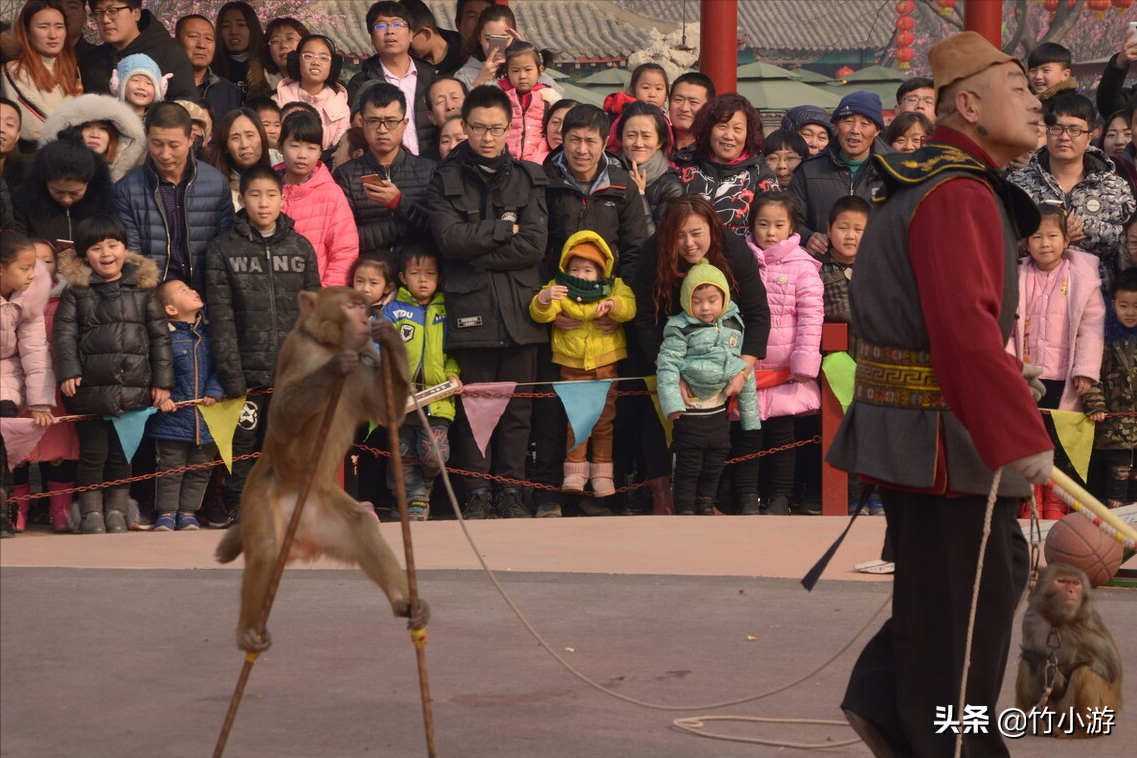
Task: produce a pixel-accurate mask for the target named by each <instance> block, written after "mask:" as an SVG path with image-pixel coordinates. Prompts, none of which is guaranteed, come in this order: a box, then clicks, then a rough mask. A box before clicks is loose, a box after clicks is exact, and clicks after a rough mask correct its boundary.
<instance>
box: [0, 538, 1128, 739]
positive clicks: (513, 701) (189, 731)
mask: <svg viewBox="0 0 1137 758" xmlns="http://www.w3.org/2000/svg"><path fill="white" fill-rule="evenodd" d="M843 524H844V520H843V519H829V518H804V517H796V518H792V517H785V518H776V517H760V518H758V517H756V518H749V519H743V518H737V517H735V518H732V517H724V518H713V519H709V518H697V519H696V518H691V519H674V518H671V519H668V518H651V517H635V518H607V519H564V520H561V521H544V520H543V521H528V522H517V521H514V522H483V523H478V524H473V525H471V529H472V531H473V533H474V534H475V537H476V539H478V542H479V547H480V549H481V552H482V553H483V554H484V555H485V556H486V557H487V560H488V561H489V562H490V564H491V566H492V567H493V568H495V569H497V570H499V571H500V572H501V573H500V576H501V578H502V581H503V583H504V585H505V588H506V590H507V592H508V593H509V594H510V595H511V596H512V597H513V599H514V600H515V601H516V602H517V604H518V605H519V606H520V607H521V608H522V610H523V611H524V612H525V613H526V614H527V615H528V616H529V618H530V620H531V621H532V623H533V624H534V625H535V626H536V627H537V628H538V629H539V630H540V631H541V632H542V633H543V634H544V635H545V636H546V637H547V639H548V641H549V643H550V645H551V646H552V647H553V648H554V649H555V650H558V651H561V652H562V654H563V655H564V656H565V657H566V659H567V660H568V661H569V662H570V663H571V664H572V665H574V666H577V667H579V669H580V670H581V671H582V672H584V673H585V674H586V675H588V676H590V677H593V678H595V679H596V680H598V681H599V682H601V683H602V684H604V685H605V686H607V687H610V688H612V689H614V690H615V691H617V692H620V693H622V694H625V695H628V696H632V697H636V698H640V699H643V700H647V701H651V702H660V703H667V704H672V705H700V704H705V703H710V702H718V701H723V700H730V699H735V698H739V697H744V696H746V695H750V694H756V693H759V692H763V691H767V690H769V689H772V688H774V687H776V686H779V685H781V684H784V683H788V682H790V681H793V680H794V679H797V678H798V677H800V676H802V675H804V674H805V673H806V672H808V671H809V670H810V669H811V668H814V667H816V666H817V665H818V664H819V663H821V662H822V661H823V660H824V659H825V658H826V657H828V656H829V655H831V654H832V652H833V651H836V650H837V649H838V648H839V647H840V646H841V645H843V644H844V643H845V642H846V641H847V640H848V639H849V638H850V637H851V636H852V635H853V634H854V633H855V632H856V631H857V629H859V628H860V627H861V625H862V624H863V623H864V622H865V621H866V620H867V619H869V617H870V616H872V614H873V612H874V611H875V610H876V609H877V608H878V607H879V606H880V604H881V603H883V602H884V601H885V600H886V598H887V596H888V591H889V586H890V585H889V582H888V580H887V578H880V577H867V576H864V575H858V574H854V573H852V572H851V571H850V568H851V565H852V563H854V562H857V561H861V560H868V559H870V558H873V557H875V552H876V551H877V549H878V546H879V542H880V537H881V533H882V532H883V519H880V520H876V519H861V520H858V523H857V526H856V527H855V528H854V531H853V533H852V535H851V536H850V538H849V540H848V541H847V542H846V545H845V546H843V547H842V549H841V551H840V552H839V553H838V554H837V556H836V558H835V559H834V562H833V564H832V566H831V568H830V570H829V572H827V574H826V577H825V579H823V581H822V583H821V585H820V586H819V587H818V589H817V590H815V591H814V592H813V593H812V594H808V593H806V592H804V590H802V589H801V587H800V585H799V584H798V583H797V581H796V579H797V578H798V577H800V576H801V574H802V573H804V571H805V569H806V568H807V567H808V565H809V564H810V563H812V561H813V560H814V559H815V557H816V556H818V555H820V553H821V552H822V550H823V549H824V547H825V546H826V545H827V544H828V542H829V541H830V540H831V539H832V538H833V536H835V534H836V533H837V532H839V531H840V529H841V528H842V527H843ZM392 527H393V525H384V531H385V534H386V535H387V536H388V539H390V540H392V541H394V540H397V539H398V536H397V534H398V533H397V529H396V528H392ZM414 535H415V552H416V556H417V559H418V563H419V566H420V568H421V569H423V571H422V573H421V575H420V582H421V586H422V592H423V596H424V597H426V598H427V599H429V601H430V602H431V605H432V608H433V609H434V615H435V618H434V620H433V622H432V623H431V626H430V643H429V645H428V647H427V659H428V667H429V671H430V675H431V687H432V692H433V696H434V701H435V704H434V717H435V725H436V734H437V744H438V754H439V756H441V757H443V758H450V757H452V756H493V757H495V758H498V757H500V758H512V757H514V756H517V757H518V758H521V757H524V758H533V757H534V756H541V757H545V756H547V757H548V758H561V757H564V758H570V757H572V758H578V757H583V756H597V755H618V756H621V758H623V757H627V758H640V757H641V756H642V757H643V758H669V757H671V756H675V757H676V758H678V757H680V756H681V757H683V758H702V756H708V757H709V756H727V757H729V756H768V755H774V754H775V753H779V754H784V755H803V756H804V755H807V753H805V752H803V751H787V750H779V749H777V748H773V747H764V746H759V745H747V744H739V743H731V742H723V741H717V740H707V739H700V738H698V737H694V736H690V735H687V734H684V733H682V732H680V731H678V730H676V729H675V728H674V727H673V726H671V722H672V719H674V718H677V717H683V716H691V715H699V714H702V713H712V712H711V711H705V710H704V709H702V708H693V709H691V710H686V711H681V712H664V711H657V710H649V709H645V708H641V707H637V706H633V705H630V704H626V703H622V702H619V701H617V700H614V699H611V698H610V697H608V696H606V695H603V694H601V693H598V692H596V691H594V690H592V689H590V688H588V687H586V686H585V685H584V684H582V683H580V682H579V681H577V680H576V679H574V678H573V677H571V676H570V675H569V674H568V673H567V672H565V671H564V670H563V669H562V668H560V666H559V665H558V664H557V663H556V662H555V661H554V660H552V658H551V657H550V656H549V655H548V654H547V653H546V652H545V651H544V650H542V649H541V648H540V647H539V646H538V645H537V644H536V643H535V642H534V640H533V639H532V637H530V636H529V635H528V633H527V632H526V631H525V629H524V628H523V627H522V626H521V624H520V623H519V622H518V620H517V618H516V617H515V616H514V615H513V614H512V612H511V611H510V610H509V609H508V608H507V606H506V605H505V604H504V602H503V601H502V600H501V598H500V596H499V595H498V594H497V592H496V590H494V588H493V587H492V585H491V584H490V582H489V581H488V579H487V578H486V576H485V575H484V574H483V573H481V572H480V570H472V569H474V568H476V561H475V560H474V559H473V554H472V551H471V549H470V547H469V545H468V544H467V543H466V542H465V541H464V539H463V538H462V536H461V532H460V530H459V525H458V524H456V523H453V522H432V523H427V524H419V525H415V528H414ZM217 540H218V534H217V533H216V532H199V533H196V534H194V533H182V534H139V533H132V534H125V535H110V536H89V537H82V536H60V537H57V536H54V535H48V534H27V535H24V536H21V537H19V538H17V539H12V540H5V541H4V542H3V543H0V566H2V569H0V648H2V650H3V654H2V655H0V691H2V694H0V712H2V716H0V755H2V756H5V757H6V756H12V757H13V758H15V757H17V756H20V757H22V756H35V757H36V758H40V757H43V756H61V757H70V756H82V757H83V758H102V757H103V756H108V757H110V756H114V757H115V758H121V757H122V756H135V755H137V756H143V755H147V756H164V757H165V756H169V757H171V758H174V757H177V756H195V757H196V756H208V755H210V754H211V752H212V749H213V744H214V741H215V740H216V737H217V732H218V730H219V728H220V726H221V721H222V718H223V716H224V713H225V709H226V707H227V705H228V701H229V697H230V695H231V693H232V691H233V686H234V684H235V682H236V678H237V674H238V673H239V671H240V667H241V662H242V656H241V655H240V653H239V652H238V651H237V649H236V648H235V646H234V644H233V639H232V632H231V630H232V627H233V624H234V620H235V617H236V605H237V586H238V582H239V573H238V572H237V571H236V570H234V569H232V568H228V567H226V568H218V567H217V564H215V563H213V562H212V557H211V552H212V549H213V547H214V546H215V545H216V542H217ZM1131 563H1132V562H1131ZM1098 603H1099V608H1100V610H1101V612H1102V615H1103V616H1104V617H1105V619H1106V622H1107V623H1108V624H1109V625H1110V627H1111V628H1112V629H1113V631H1114V634H1115V636H1116V637H1117V638H1118V642H1119V644H1120V646H1121V648H1122V654H1123V656H1124V658H1125V661H1126V663H1127V664H1128V666H1127V667H1128V669H1129V671H1130V673H1131V676H1130V678H1129V681H1128V682H1127V685H1126V690H1125V695H1126V698H1127V700H1128V701H1129V702H1130V703H1137V684H1135V683H1137V674H1134V673H1133V672H1137V634H1135V633H1134V631H1135V630H1137V592H1134V591H1132V590H1118V589H1109V590H1104V591H1101V592H1100V593H1099V600H1098ZM874 626H875V625H874ZM269 627H270V630H271V631H272V632H273V635H274V639H275V644H274V646H273V648H272V649H271V650H270V651H269V652H268V653H266V654H265V655H264V656H262V657H261V658H260V660H259V661H258V662H257V664H256V666H255V668H254V670H253V674H252V677H251V679H250V682H249V687H248V690H247V692H246V696H245V700H244V703H243V705H242V707H241V711H240V712H239V714H238V716H237V721H236V724H235V726H234V729H233V733H232V736H231V738H230V740H229V746H228V749H227V750H226V753H225V755H227V756H234V757H236V756H305V757H312V756H321V757H323V756H334V757H339V756H345V757H347V756H370V755H383V756H425V755H426V750H425V747H424V738H423V730H422V718H421V712H420V708H419V705H418V702H419V701H418V684H417V678H416V672H415V662H414V652H413V649H412V647H411V645H410V642H409V640H408V637H407V634H406V631H405V630H404V629H403V628H402V626H401V625H400V623H399V622H398V621H397V620H395V619H393V618H392V617H391V616H390V615H389V610H388V609H387V607H386V606H385V603H382V602H380V595H379V593H378V591H377V590H376V589H375V588H374V587H373V586H372V585H370V584H369V583H368V582H367V581H366V579H364V578H363V577H362V575H361V574H359V573H358V572H357V571H353V570H342V569H336V568H330V567H328V565H325V564H320V565H318V566H316V567H315V568H311V569H302V570H291V569H290V570H289V571H288V572H286V574H285V578H284V582H283V584H282V586H281V590H280V593H279V595H278V598H277V603H276V606H275V609H274V611H273V616H272V620H271V622H270V625H269ZM751 638H753V639H751ZM568 648H571V649H572V652H568V651H567V649H568ZM859 648H860V643H857V644H855V645H854V647H853V649H852V650H850V651H849V652H848V653H846V654H845V655H843V656H842V657H840V658H838V660H837V661H836V662H835V663H834V664H833V665H832V666H831V667H830V668H829V669H827V670H825V671H824V672H822V673H821V674H819V675H818V676H817V677H816V678H814V679H812V680H810V681H809V682H806V683H805V684H802V685H800V686H798V687H796V688H794V689H792V690H790V691H788V692H785V693H783V694H780V695H777V696H776V697H773V698H769V699H766V700H762V701H759V702H754V703H749V704H746V705H740V706H735V707H731V708H727V709H724V710H722V711H714V712H713V713H722V714H735V715H743V716H771V717H791V718H821V719H835V718H839V712H838V710H837V707H836V705H837V703H838V702H839V700H840V696H841V693H842V691H843V686H844V681H845V679H846V677H847V675H848V670H849V668H850V666H851V665H852V661H853V659H854V656H855V652H856V651H857V650H859ZM1008 684H1009V682H1008ZM1010 701H1011V696H1010V688H1009V686H1008V687H1005V688H1004V697H1003V700H1002V703H1003V704H1004V705H1009V704H1010ZM709 728H712V729H713V730H714V731H719V732H726V733H733V734H740V735H746V736H754V737H768V738H772V739H782V740H791V741H802V742H826V741H828V742H835V741H843V740H846V739H850V738H852V736H853V735H852V733H851V731H850V730H848V729H847V728H842V727H828V726H809V727H790V726H786V725H777V724H771V725H760V724H713V723H712V724H709ZM1135 735H1137V716H1134V715H1133V713H1131V712H1124V713H1122V714H1121V715H1120V716H1119V718H1118V724H1117V727H1116V728H1115V730H1114V734H1113V736H1111V737H1107V738H1102V739H1097V740H1088V741H1080V742H1065V741H1063V742H1058V741H1055V740H1050V739H1042V738H1028V739H1024V740H1019V741H1016V742H1015V743H1013V745H1012V755H1014V756H1016V758H1019V757H1023V758H1044V757H1045V758H1067V757H1069V758H1081V757H1083V756H1086V757H1088V756H1093V758H1112V757H1113V756H1118V757H1120V756H1132V755H1133V747H1132V746H1133V744H1134V742H1135V739H1134V736H1135ZM826 754H827V755H831V756H840V757H842V758H846V757H848V758H853V757H858V758H861V757H864V756H868V755H869V753H868V750H867V749H866V748H865V747H864V746H863V745H860V744H858V745H855V746H850V747H844V748H836V749H832V750H828V751H826Z"/></svg>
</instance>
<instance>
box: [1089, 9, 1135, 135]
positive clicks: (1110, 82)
mask: <svg viewBox="0 0 1137 758" xmlns="http://www.w3.org/2000/svg"><path fill="white" fill-rule="evenodd" d="M1125 34H1126V37H1125V40H1124V41H1123V42H1122V43H1121V50H1119V51H1118V52H1117V53H1116V54H1114V56H1113V57H1112V58H1110V59H1109V63H1107V64H1106V66H1105V70H1104V71H1102V72H1101V81H1100V82H1098V89H1097V108H1098V115H1100V116H1101V117H1102V118H1109V117H1110V116H1111V115H1113V114H1114V113H1117V112H1118V111H1124V110H1125V109H1126V106H1128V105H1129V103H1130V100H1131V98H1133V97H1134V96H1137V87H1126V86H1125V78H1126V77H1127V76H1129V69H1130V68H1131V67H1132V65H1133V61H1137V34H1132V33H1130V31H1129V28H1128V27H1126V29H1125Z"/></svg>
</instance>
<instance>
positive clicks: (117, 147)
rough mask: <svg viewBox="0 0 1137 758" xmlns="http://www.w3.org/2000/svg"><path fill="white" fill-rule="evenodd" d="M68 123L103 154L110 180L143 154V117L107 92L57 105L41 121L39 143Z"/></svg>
mask: <svg viewBox="0 0 1137 758" xmlns="http://www.w3.org/2000/svg"><path fill="white" fill-rule="evenodd" d="M68 127H75V128H76V129H78V130H79V133H80V134H82V135H83V141H84V143H85V144H86V145H87V147H89V148H91V149H92V150H94V151H95V152H96V153H98V154H100V155H102V156H103V157H104V158H106V161H107V163H108V164H110V169H111V180H112V181H115V182H117V181H118V180H119V179H121V178H122V177H124V176H126V174H127V173H128V172H129V171H130V170H131V169H133V168H134V167H135V166H137V165H138V164H140V163H141V162H142V158H143V156H144V155H145V154H146V133H145V131H144V130H143V128H142V119H140V118H138V115H137V114H136V113H135V112H134V109H133V108H131V107H130V106H129V105H127V104H126V103H124V102H122V101H121V100H116V99H115V98H113V97H111V96H110V95H80V96H79V97H77V98H75V99H74V100H69V101H67V102H66V103H64V104H63V105H61V106H59V107H58V108H56V109H55V111H54V112H53V113H52V114H51V115H50V116H48V118H47V121H45V122H44V124H43V134H42V135H41V136H40V140H39V145H40V147H43V146H44V145H47V144H50V143H52V142H54V141H56V140H57V139H59V133H60V132H61V131H63V130H64V129H67V128H68Z"/></svg>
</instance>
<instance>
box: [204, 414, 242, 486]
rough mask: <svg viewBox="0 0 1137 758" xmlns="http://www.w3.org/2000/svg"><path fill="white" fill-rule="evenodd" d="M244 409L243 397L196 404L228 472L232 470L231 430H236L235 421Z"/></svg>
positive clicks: (238, 419) (239, 418)
mask: <svg viewBox="0 0 1137 758" xmlns="http://www.w3.org/2000/svg"><path fill="white" fill-rule="evenodd" d="M244 409H245V398H244V397H235V398H233V399H232V400H222V401H220V402H217V403H214V404H213V405H198V406H197V411H198V413H200V414H201V417H202V418H203V419H205V425H206V426H207V427H209V433H210V434H212V435H213V441H214V442H216V443H217V452H218V453H220V454H221V460H223V461H225V468H227V469H229V471H230V473H231V472H232V471H233V432H235V431H237V422H239V421H240V420H241V411H243V410H244Z"/></svg>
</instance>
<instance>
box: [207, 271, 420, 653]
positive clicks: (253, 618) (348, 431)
mask: <svg viewBox="0 0 1137 758" xmlns="http://www.w3.org/2000/svg"><path fill="white" fill-rule="evenodd" d="M367 307H368V302H367V299H366V298H365V297H364V296H363V295H362V294H360V293H358V292H355V291H354V290H351V289H349V288H347V287H326V288H324V289H322V290H319V291H318V292H301V293H300V319H299V321H297V324H296V328H294V329H293V330H292V331H291V332H290V333H289V335H288V337H287V338H286V339H285V341H284V344H283V345H282V346H281V349H280V358H279V361H278V363H277V369H276V388H275V390H274V392H273V401H272V404H271V405H270V407H269V417H268V428H267V431H266V434H265V441H264V449H263V451H262V453H261V456H260V458H259V459H258V460H257V463H256V465H255V466H254V467H253V470H252V472H251V473H250V474H249V478H248V481H247V482H246V483H245V489H244V491H243V493H242V494H241V524H240V527H239V529H238V528H233V529H230V530H229V531H228V532H226V534H225V537H224V538H223V539H222V540H221V543H220V544H219V545H218V547H217V559H218V560H219V561H220V562H222V563H228V562H230V561H232V560H234V559H235V558H236V557H237V556H238V555H240V554H241V553H242V552H244V554H245V572H244V575H243V578H242V586H241V614H240V620H239V622H238V626H237V646H238V647H240V648H241V649H242V650H245V651H247V652H251V653H260V652H263V651H265V650H267V649H268V648H269V646H270V645H271V644H272V640H271V637H270V636H269V634H268V632H267V631H265V630H262V629H258V626H259V623H258V619H259V616H260V612H261V608H262V605H263V603H264V600H265V595H266V591H267V588H268V585H269V581H270V577H271V575H272V571H273V566H274V564H275V562H276V560H277V556H278V555H279V553H280V547H281V542H282V540H283V536H284V533H285V529H286V527H287V524H288V521H289V519H290V518H291V515H292V510H293V508H294V507H295V506H296V502H297V498H298V496H299V494H300V491H301V489H302V487H303V483H304V480H305V478H306V477H307V476H308V475H309V473H308V472H309V470H310V469H311V468H312V467H313V466H314V467H315V472H314V477H313V479H312V484H311V489H310V490H309V494H308V497H307V501H306V505H305V508H304V511H303V513H302V514H301V520H300V525H299V528H298V529H297V531H296V537H295V540H294V542H293V543H292V545H291V548H290V551H289V556H288V559H289V560H290V561H291V560H295V559H311V558H315V557H317V556H320V555H325V556H328V557H331V558H335V559H338V560H342V561H346V562H348V563H355V564H357V565H359V567H360V568H361V569H363V572H364V573H365V574H366V575H367V576H368V577H369V578H370V579H371V580H372V581H374V582H375V583H376V584H378V585H379V587H380V588H381V589H382V590H383V592H384V593H385V594H386V595H387V599H388V600H389V601H390V603H391V608H392V610H393V611H394V612H395V615H396V616H404V617H409V616H410V602H409V594H408V589H407V580H406V576H405V574H404V573H403V570H402V569H401V568H400V566H399V562H398V560H397V559H396V558H395V554H394V553H393V552H392V550H391V548H390V547H389V546H388V545H387V543H386V541H384V539H383V537H382V535H381V534H380V533H379V521H378V519H376V518H375V515H374V513H370V512H368V510H367V509H365V508H364V507H363V506H361V505H360V504H359V503H358V502H357V501H356V500H355V499H353V498H352V497H351V496H350V495H348V494H347V493H346V492H344V491H343V489H341V488H340V486H339V483H338V482H337V480H336V470H337V468H338V466H339V464H340V462H341V461H342V460H343V457H344V455H345V454H346V453H347V450H348V448H349V447H350V446H351V443H352V438H353V434H354V432H355V430H356V429H357V428H358V427H359V425H360V424H362V423H364V422H367V421H375V422H376V423H378V424H380V425H382V426H386V425H388V424H395V425H398V424H399V423H401V422H402V413H403V409H404V408H405V405H406V398H407V397H408V396H409V393H410V383H409V379H408V376H407V362H406V359H405V358H403V357H402V356H403V353H404V348H403V342H402V340H401V339H400V338H399V335H398V334H397V333H396V332H395V330H394V328H393V327H392V326H391V324H390V323H389V322H388V321H385V320H383V319H379V320H377V321H369V320H368V310H367ZM376 342H377V343H379V345H380V347H381V349H382V351H383V360H387V359H388V356H397V358H396V359H395V360H394V362H393V363H392V368H393V369H394V371H393V385H394V392H395V394H396V395H397V396H398V403H397V404H396V406H395V407H397V408H398V414H399V417H398V418H388V414H387V408H386V404H385V396H384V392H383V383H382V381H381V378H380V365H379V362H380V355H379V351H377V350H376V348H375V344H374V343H376ZM341 378H342V381H343V388H342V390H341V393H340V397H339V404H338V407H337V409H336V412H335V416H334V418H333V420H332V423H331V425H330V427H329V429H328V434H327V440H326V443H325V444H324V445H323V447H322V448H321V449H318V450H317V449H315V448H316V441H315V440H316V435H315V432H316V428H317V426H318V425H319V423H320V419H321V416H322V415H323V413H324V410H325V403H326V401H327V399H328V398H330V397H331V396H332V394H333V390H334V387H335V386H336V384H337V382H339V381H340V380H341ZM429 616H430V610H429V608H428V607H427V604H426V603H425V602H423V601H421V600H420V601H419V602H418V613H417V614H416V615H415V616H414V617H411V618H410V622H409V623H410V626H412V627H414V628H421V627H423V626H425V625H426V622H427V620H428V619H429Z"/></svg>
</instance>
